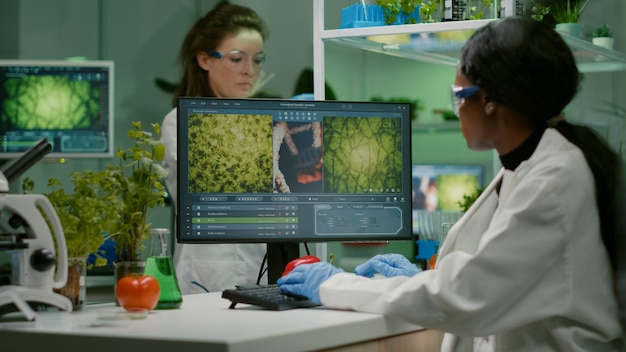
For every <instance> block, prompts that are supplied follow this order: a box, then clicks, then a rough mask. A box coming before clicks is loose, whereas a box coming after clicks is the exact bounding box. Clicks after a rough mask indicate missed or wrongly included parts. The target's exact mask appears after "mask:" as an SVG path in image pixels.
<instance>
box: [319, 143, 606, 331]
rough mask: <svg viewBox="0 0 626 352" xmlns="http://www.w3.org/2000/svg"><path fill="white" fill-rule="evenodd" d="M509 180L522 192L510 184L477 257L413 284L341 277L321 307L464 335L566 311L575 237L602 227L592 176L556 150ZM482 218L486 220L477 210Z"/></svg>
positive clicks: (460, 255) (456, 253) (451, 257)
mask: <svg viewBox="0 0 626 352" xmlns="http://www.w3.org/2000/svg"><path fill="white" fill-rule="evenodd" d="M576 158H578V160H580V156H579V155H577V156H576ZM576 158H574V159H576ZM583 160H584V159H583ZM519 169H522V170H523V168H522V167H520V168H519ZM508 176H509V178H508V179H507V178H505V182H504V184H503V190H506V189H507V187H506V186H507V183H508V182H511V184H513V185H515V187H509V188H508V189H509V190H510V193H509V194H507V197H506V199H503V197H501V199H500V204H499V206H498V210H496V214H495V216H494V217H493V221H492V222H491V223H490V226H489V227H488V228H487V230H486V231H485V233H484V234H483V235H482V237H480V241H479V243H478V246H477V247H476V249H475V250H474V251H464V250H452V251H450V252H449V253H447V254H446V255H445V256H444V257H442V258H441V259H440V261H439V262H438V263H437V267H436V269H434V270H427V271H424V272H421V273H419V274H417V275H415V276H413V277H411V278H407V277H395V278H389V279H382V280H372V279H366V278H362V277H356V276H354V275H348V274H340V275H335V276H333V277H331V278H330V279H329V280H327V281H326V282H324V283H323V284H322V286H321V287H320V299H321V301H322V303H323V304H324V305H325V306H326V307H328V308H337V309H352V310H357V311H364V312H372V313H382V314H386V315H390V316H395V317H398V318H401V319H404V320H407V321H410V322H412V323H415V324H417V325H420V326H424V327H427V328H434V329H438V330H443V331H447V332H451V333H454V334H457V335H462V336H487V335H491V334H493V333H496V332H501V331H507V330H512V329H515V328H519V327H521V326H524V325H525V324H530V323H533V322H537V321H540V320H542V319H545V318H546V317H550V316H558V315H559V314H560V313H561V312H564V311H566V310H567V307H568V305H570V304H571V300H572V295H571V294H572V291H573V290H572V289H571V287H570V286H571V284H572V282H571V261H572V260H575V258H572V257H571V255H572V254H571V253H570V249H571V248H572V244H571V241H572V234H573V233H576V231H581V232H583V233H589V231H591V232H593V231H594V230H593V229H591V230H589V229H588V228H585V226H584V224H585V222H587V223H589V224H591V226H597V224H598V222H597V211H594V210H595V209H596V208H595V207H594V204H593V203H591V204H588V202H589V199H593V181H592V176H591V174H590V171H589V169H588V168H587V167H586V165H585V164H584V163H581V162H580V161H577V160H574V161H572V160H571V159H570V158H568V157H566V156H564V155H563V154H559V155H558V157H555V158H551V159H550V158H548V159H547V160H544V161H542V162H541V165H539V166H537V167H534V168H532V173H531V174H529V175H524V174H523V172H522V173H520V174H513V175H508ZM572 190H577V191H576V192H572ZM592 202H593V200H592ZM475 213H476V214H477V215H475V216H479V215H478V214H480V209H478V211H477V212H475ZM491 215H492V214H489V216H485V217H484V219H482V220H485V221H489V219H491ZM579 225H580V226H581V228H579V229H576V231H573V229H572V226H579ZM595 231H597V230H595ZM462 236H463V234H462V233H459V237H462ZM444 246H445V244H444ZM588 274H589V275H593V273H591V272H590V273H588Z"/></svg>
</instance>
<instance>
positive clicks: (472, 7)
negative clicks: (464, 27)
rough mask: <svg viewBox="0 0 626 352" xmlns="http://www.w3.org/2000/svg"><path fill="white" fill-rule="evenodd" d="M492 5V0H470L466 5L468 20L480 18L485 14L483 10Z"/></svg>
mask: <svg viewBox="0 0 626 352" xmlns="http://www.w3.org/2000/svg"><path fill="white" fill-rule="evenodd" d="M492 6H493V0H470V1H469V3H468V6H467V10H466V11H467V16H466V17H467V18H469V19H470V20H480V19H482V18H483V17H484V16H485V12H486V11H487V10H488V9H489V8H491V7H492Z"/></svg>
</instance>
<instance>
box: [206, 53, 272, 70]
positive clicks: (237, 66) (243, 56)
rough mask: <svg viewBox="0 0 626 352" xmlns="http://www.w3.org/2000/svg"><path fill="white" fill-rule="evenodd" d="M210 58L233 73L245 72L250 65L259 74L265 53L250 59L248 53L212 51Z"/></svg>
mask: <svg viewBox="0 0 626 352" xmlns="http://www.w3.org/2000/svg"><path fill="white" fill-rule="evenodd" d="M211 56H212V57H214V58H216V59H218V60H220V62H222V63H223V64H224V66H226V68H228V69H229V70H231V71H234V72H245V71H246V69H247V68H248V67H250V66H248V65H251V67H252V69H253V70H254V71H255V72H259V71H260V70H261V67H262V66H263V63H264V62H265V53H263V52H260V53H257V54H255V55H253V56H252V57H250V56H249V55H248V53H246V52H245V51H241V50H232V51H229V52H227V53H221V52H219V51H214V52H212V53H211Z"/></svg>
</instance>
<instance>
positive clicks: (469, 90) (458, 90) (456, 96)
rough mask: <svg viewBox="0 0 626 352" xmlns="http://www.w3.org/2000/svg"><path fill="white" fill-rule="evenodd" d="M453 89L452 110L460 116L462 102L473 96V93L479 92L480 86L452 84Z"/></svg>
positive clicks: (451, 96)
mask: <svg viewBox="0 0 626 352" xmlns="http://www.w3.org/2000/svg"><path fill="white" fill-rule="evenodd" d="M451 88H452V90H451V95H450V98H451V101H452V110H453V111H454V114H455V115H456V116H459V108H460V107H461V104H463V103H465V99H466V98H469V97H471V96H472V95H474V94H476V93H478V91H479V90H480V87H478V86H467V87H459V86H455V85H452V87H451Z"/></svg>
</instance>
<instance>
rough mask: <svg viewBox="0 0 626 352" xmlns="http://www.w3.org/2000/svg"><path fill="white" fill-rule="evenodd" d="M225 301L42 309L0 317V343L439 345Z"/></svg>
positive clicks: (173, 350)
mask: <svg viewBox="0 0 626 352" xmlns="http://www.w3.org/2000/svg"><path fill="white" fill-rule="evenodd" d="M229 305H230V301H228V300H225V299H223V298H221V293H219V292H216V293H206V294H196V295H187V296H184V297H183V304H182V306H181V308H180V309H175V310H155V311H152V312H151V313H150V314H149V316H148V317H147V318H145V319H135V320H131V319H129V318H125V319H117V320H111V319H107V318H110V317H111V316H122V315H123V314H122V313H121V312H123V309H122V308H120V307H116V306H115V305H114V304H113V303H107V304H98V305H92V306H87V307H86V309H85V310H83V311H79V312H73V313H67V312H55V313H41V314H48V315H46V316H42V317H41V318H40V319H37V321H35V322H26V321H3V322H0V346H2V348H1V349H2V350H3V351H36V350H37V348H48V349H52V350H54V351H65V352H70V351H85V352H100V351H103V352H104V351H106V352H124V351H132V352H156V351H167V352H195V351H202V352H207V351H241V352H243V351H246V352H248V351H254V352H263V351H268V352H269V351H271V352H280V351H288V352H293V351H312V350H325V351H379V350H388V351H403V350H411V351H427V352H430V351H437V350H438V348H439V344H440V341H441V336H442V335H441V333H439V332H437V331H431V330H424V329H422V328H421V327H419V326H415V325H412V324H408V323H405V322H402V321H398V320H395V319H390V318H385V317H383V316H380V315H375V314H365V313H356V312H346V311H334V310H328V309H321V308H309V309H294V310H287V311H280V312H276V311H269V310H263V309H260V308H257V307H254V306H249V305H245V304H238V305H237V307H236V309H234V310H232V309H228V306H229ZM103 318H105V319H103ZM402 346H404V347H402ZM405 347H406V349H405Z"/></svg>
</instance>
